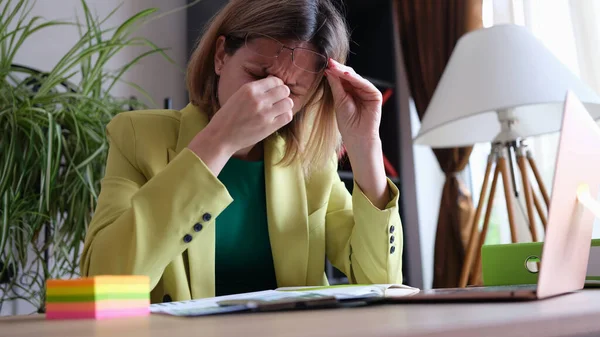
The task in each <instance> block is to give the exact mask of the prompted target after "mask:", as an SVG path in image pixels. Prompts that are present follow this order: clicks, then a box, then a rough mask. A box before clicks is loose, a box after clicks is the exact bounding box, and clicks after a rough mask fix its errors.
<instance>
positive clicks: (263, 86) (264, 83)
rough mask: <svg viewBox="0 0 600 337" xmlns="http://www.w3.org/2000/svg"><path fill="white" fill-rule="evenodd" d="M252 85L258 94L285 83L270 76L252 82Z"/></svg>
mask: <svg viewBox="0 0 600 337" xmlns="http://www.w3.org/2000/svg"><path fill="white" fill-rule="evenodd" d="M251 85H252V86H253V87H254V89H256V90H257V91H258V92H267V91H269V90H271V89H273V88H275V87H278V86H281V85H284V83H283V81H282V80H281V79H280V78H279V77H276V76H272V75H270V76H267V77H265V78H263V79H260V80H258V81H254V82H252V83H251Z"/></svg>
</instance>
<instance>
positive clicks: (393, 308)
mask: <svg viewBox="0 0 600 337" xmlns="http://www.w3.org/2000/svg"><path fill="white" fill-rule="evenodd" d="M592 333H596V334H600V290H585V291H582V292H579V293H575V294H569V295H565V296H561V297H556V298H552V299H547V300H543V301H536V302H521V303H495V304H493V303H479V304H427V305H423V304H398V305H384V306H373V307H366V308H354V309H338V310H317V311H297V312H285V313H259V314H237V315H229V316H213V317H198V318H175V317H167V316H157V315H152V316H150V317H144V318H132V319H113V320H105V321H94V320H82V321H46V320H44V318H43V316H27V317H8V318H2V319H0V336H3V337H4V336H7V337H9V336H10V337H21V336H26V337H41V336H50V337H71V336H74V337H87V336H98V337H104V336H106V337H108V336H110V337H113V336H127V337H142V336H144V337H145V336H167V337H183V336H202V337H207V336H236V337H238V336H286V337H293V336H301V337H306V336H311V337H312V336H343V337H349V336H365V337H371V336H464V337H468V336H502V337H505V336H591V335H592Z"/></svg>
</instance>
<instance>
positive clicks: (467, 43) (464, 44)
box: [414, 24, 600, 287]
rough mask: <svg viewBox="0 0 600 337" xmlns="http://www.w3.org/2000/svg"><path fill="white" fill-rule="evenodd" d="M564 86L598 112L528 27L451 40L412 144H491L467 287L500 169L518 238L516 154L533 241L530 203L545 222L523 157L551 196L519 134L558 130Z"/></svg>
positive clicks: (466, 268)
mask: <svg viewBox="0 0 600 337" xmlns="http://www.w3.org/2000/svg"><path fill="white" fill-rule="evenodd" d="M567 90H571V91H573V92H574V93H575V94H576V95H577V96H578V97H579V98H580V100H581V101H582V102H583V103H584V105H585V107H586V109H587V110H588V111H589V112H590V114H591V115H592V117H593V118H594V119H598V118H600V97H599V96H598V94H597V93H595V92H594V91H593V90H591V89H590V88H589V87H588V86H586V85H585V84H584V83H583V82H582V81H581V80H580V79H579V78H578V77H577V76H575V75H574V74H573V73H572V72H570V71H569V69H568V68H567V67H566V66H565V65H564V64H562V63H561V62H560V61H559V60H558V59H557V58H556V57H555V56H554V55H553V54H552V53H551V52H550V51H549V50H548V49H547V48H546V47H545V46H544V45H543V44H542V42H541V41H539V40H538V39H537V38H535V37H534V36H533V35H532V34H531V33H530V31H529V30H528V29H527V28H525V27H522V26H517V25H512V24H504V25H497V26H493V27H490V28H483V29H479V30H476V31H472V32H470V33H467V34H465V35H464V36H463V37H461V38H460V39H459V41H458V42H457V44H456V46H455V48H454V51H453V52H452V55H451V57H450V59H449V61H448V64H447V66H446V68H445V70H444V73H443V75H442V77H441V79H440V81H439V83H438V86H437V87H436V90H435V92H434V94H433V97H432V99H431V102H430V103H429V106H428V107H427V110H426V111H425V114H424V116H423V119H422V123H421V128H420V130H419V133H418V134H417V135H416V136H415V138H414V143H415V144H423V145H429V146H431V147H433V148H447V147H448V148H450V147H461V146H471V145H474V144H476V143H491V145H492V147H491V152H490V154H489V157H488V162H487V165H486V169H485V178H484V182H483V185H482V188H481V193H480V198H479V203H478V205H477V209H476V212H475V215H474V216H473V218H472V219H471V220H472V225H471V233H470V239H469V245H468V248H467V251H466V254H465V260H464V263H463V269H462V271H461V277H460V281H459V286H460V287H465V286H466V284H467V279H468V278H469V274H471V272H472V271H471V269H472V267H471V266H473V265H474V266H475V269H476V270H475V272H474V273H472V274H471V277H472V280H474V279H475V277H476V275H477V274H478V272H477V271H478V268H479V267H478V266H479V265H480V258H481V255H480V254H481V246H482V245H483V243H484V241H485V235H486V233H487V227H488V223H489V218H490V215H491V208H492V203H493V199H494V194H495V189H496V183H497V180H498V176H499V175H500V174H501V175H502V182H503V185H504V186H503V187H504V192H505V193H504V195H505V199H506V209H507V212H508V221H509V226H510V232H511V240H512V242H513V243H514V242H517V237H516V228H515V220H514V215H513V205H512V201H511V197H510V195H511V193H515V195H516V196H517V197H518V190H517V185H516V179H517V178H516V172H515V171H516V170H515V165H514V163H515V161H516V162H517V164H518V166H519V170H520V174H521V179H522V183H523V184H522V186H523V190H524V197H525V204H526V206H527V217H528V222H529V230H530V231H531V236H532V240H533V241H537V233H536V229H535V214H534V210H533V208H534V205H535V208H536V210H537V213H538V215H539V217H540V220H541V222H542V225H543V226H544V228H545V225H546V219H545V216H544V212H543V207H542V204H541V202H540V201H539V199H538V198H537V197H536V195H535V194H534V193H533V190H532V185H531V183H530V179H529V177H528V173H527V164H529V166H531V170H532V171H533V173H534V176H535V179H536V180H537V185H538V188H539V190H540V192H541V194H542V197H543V199H544V201H545V204H546V208H547V207H548V202H549V197H548V193H547V191H546V188H545V187H544V185H543V183H542V180H541V177H540V174H539V171H538V169H537V166H536V165H535V161H534V160H533V157H532V155H531V152H530V151H529V150H528V149H527V146H526V143H525V140H526V138H527V137H532V136H537V135H542V134H546V133H551V132H556V131H559V130H560V123H561V117H562V108H563V104H564V98H565V94H566V92H567ZM515 157H516V160H515V159H514V158H515ZM494 166H495V169H494V172H493V178H492V185H491V189H490V192H489V197H488V206H487V207H486V214H485V216H484V223H483V227H482V230H481V232H478V229H479V226H478V223H479V217H480V215H481V211H482V209H483V204H484V200H485V193H486V190H487V187H488V183H489V177H490V175H491V173H492V168H493V167H494ZM509 168H510V178H509ZM509 179H510V180H509ZM509 181H511V182H512V187H511V184H510V183H509ZM476 252H477V254H476V256H475V253H476ZM473 260H475V264H473Z"/></svg>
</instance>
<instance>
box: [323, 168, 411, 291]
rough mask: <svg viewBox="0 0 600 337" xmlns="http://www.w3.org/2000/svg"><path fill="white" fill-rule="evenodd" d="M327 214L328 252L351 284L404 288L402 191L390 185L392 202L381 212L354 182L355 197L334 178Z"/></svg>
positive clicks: (337, 177) (339, 180)
mask: <svg viewBox="0 0 600 337" xmlns="http://www.w3.org/2000/svg"><path fill="white" fill-rule="evenodd" d="M334 176H335V178H334V182H333V185H332V189H331V194H330V196H329V201H328V206H327V214H326V222H325V223H326V238H327V239H326V240H327V241H326V245H327V248H326V251H327V257H328V259H329V261H330V262H331V264H332V265H333V266H335V267H336V268H338V269H339V270H340V271H342V272H343V273H344V274H345V275H346V276H347V277H348V280H349V282H350V283H358V284H401V283H402V251H403V249H402V248H403V231H402V223H401V220H400V213H399V208H398V199H399V191H398V188H397V187H396V185H395V184H394V183H393V182H392V181H391V180H389V179H388V180H387V181H388V186H389V191H390V197H391V198H390V199H391V200H390V202H389V203H388V204H387V205H386V207H385V208H384V209H383V210H381V209H379V208H377V207H376V206H374V205H373V204H372V203H371V201H370V200H369V199H368V198H367V197H366V196H365V194H364V193H363V191H362V190H361V189H360V187H359V186H358V184H356V182H354V187H353V190H352V191H353V192H352V195H350V193H349V192H348V190H347V189H346V186H345V184H344V183H343V182H342V181H341V179H340V178H339V176H338V175H337V173H336V174H334Z"/></svg>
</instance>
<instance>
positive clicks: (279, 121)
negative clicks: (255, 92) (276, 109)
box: [273, 110, 294, 129]
mask: <svg viewBox="0 0 600 337" xmlns="http://www.w3.org/2000/svg"><path fill="white" fill-rule="evenodd" d="M293 119H294V114H293V113H292V110H288V111H285V112H284V113H282V114H279V115H278V116H276V117H275V118H273V126H274V127H275V128H276V129H280V128H282V127H283V126H285V125H287V124H289V123H290V122H291V121H292V120H293Z"/></svg>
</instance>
